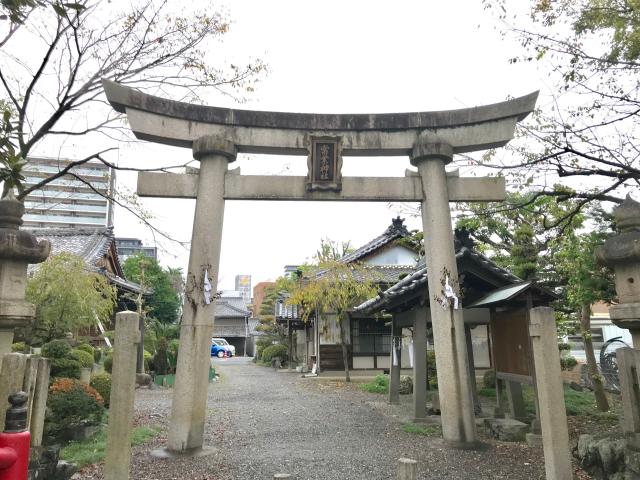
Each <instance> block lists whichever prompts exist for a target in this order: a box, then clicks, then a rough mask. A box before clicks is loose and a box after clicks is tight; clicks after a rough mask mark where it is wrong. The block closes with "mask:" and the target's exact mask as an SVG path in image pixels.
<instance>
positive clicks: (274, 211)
mask: <svg viewBox="0 0 640 480" xmlns="http://www.w3.org/2000/svg"><path fill="white" fill-rule="evenodd" d="M226 8H227V10H228V12H229V15H230V17H231V18H232V20H233V24H232V27H231V31H230V33H229V34H228V35H227V36H226V37H225V41H224V43H223V44H221V45H220V50H217V51H215V52H212V53H211V55H212V59H224V60H236V59H243V58H244V59H248V58H249V57H260V58H262V59H263V60H264V61H265V62H266V63H268V65H269V73H268V75H267V76H266V77H265V78H264V80H263V81H262V82H260V83H259V84H258V87H257V89H256V91H255V93H254V94H253V95H252V97H251V98H250V99H249V101H248V102H247V103H245V104H242V105H237V104H235V103H234V102H233V101H232V100H231V99H229V98H224V97H220V98H219V99H216V103H218V105H219V106H225V107H239V108H245V109H256V110H276V111H293V112H319V113H324V112H330V113H376V112H404V111H423V110H439V109H452V108H463V107H471V106H475V105H481V104H485V103H493V102H496V101H501V100H504V99H506V98H507V97H508V96H520V95H524V94H527V93H529V92H531V91H534V90H538V89H540V90H542V93H543V94H544V90H545V87H546V86H545V84H544V75H542V74H541V73H540V72H538V71H537V70H536V66H535V65H525V64H521V63H517V64H515V65H510V64H509V62H508V59H509V58H510V57H512V56H514V55H515V54H516V52H517V51H518V45H517V44H515V43H510V42H509V41H507V40H505V39H504V38H502V37H501V36H500V33H499V32H498V30H496V28H495V25H494V24H493V22H494V20H493V18H492V17H491V16H490V15H489V14H488V13H487V12H485V11H484V10H483V8H482V2H481V1H480V0H475V1H471V0H467V1H464V0H459V1H456V2H427V1H412V2H410V1H394V2H389V1H385V2H377V1H367V2H364V1H350V2H345V1H341V2H338V1H329V0H324V1H322V2H318V1H313V2H311V1H300V0H296V1H293V0H292V1H271V2H265V1H263V0H262V1H260V0H251V1H249V0H233V1H228V2H227V3H226ZM544 101H545V99H544V96H543V97H542V98H541V102H544ZM119 156H120V158H119V161H120V163H121V164H125V165H126V164H134V163H135V164H137V165H142V164H143V163H144V161H145V159H148V158H166V159H167V160H171V161H172V162H173V161H174V160H175V162H174V163H181V162H183V161H186V160H188V159H189V158H190V156H191V152H190V151H189V150H188V149H178V148H171V147H166V146H159V145H152V144H149V143H146V142H138V143H136V144H135V145H123V146H122V147H121V149H120V153H119ZM234 166H240V167H241V168H242V173H246V174H250V173H263V174H264V173H270V174H289V175H291V174H297V175H305V174H306V159H305V158H303V157H273V156H271V157H269V156H262V155H253V156H249V155H241V156H239V157H238V160H237V162H236V163H235V164H233V165H232V168H233V167H234ZM409 167H410V165H409V160H408V158H373V159H372V158H353V157H349V158H345V164H344V168H343V174H345V175H359V176H363V175H373V176H381V175H393V176H401V175H403V174H404V170H405V169H406V168H409ZM462 173H463V174H472V173H473V172H469V171H468V170H465V169H463V170H462ZM118 185H119V187H126V188H129V189H130V190H135V175H134V174H126V173H119V176H118ZM142 202H143V205H144V206H145V208H146V209H148V210H149V212H150V213H151V214H152V215H153V216H154V220H153V222H154V224H156V225H158V226H159V227H160V228H161V229H164V230H166V231H167V232H169V233H170V234H171V235H173V236H175V237H177V238H179V239H181V240H189V239H190V236H191V229H192V221H193V205H194V202H193V201H188V200H166V199H165V200H161V199H143V200H142ZM396 214H397V213H396V211H394V210H393V208H389V206H387V205H386V204H384V203H382V204H365V203H345V202H343V203H339V204H337V203H324V202H322V203H311V202H309V203H296V202H240V201H236V202H227V204H226V209H225V221H224V233H223V244H222V256H221V268H220V279H219V288H220V289H232V288H233V281H234V277H235V275H236V274H250V275H251V276H252V282H253V285H255V284H256V283H257V282H260V281H264V280H273V279H275V278H276V277H277V276H279V275H281V274H282V271H283V267H284V265H286V264H297V263H301V262H304V261H305V259H308V258H310V257H311V256H312V255H313V253H314V252H315V249H316V248H317V246H318V245H319V243H320V239H321V238H323V237H328V238H331V239H334V240H339V241H342V240H345V241H346V240H349V241H351V243H352V245H354V246H359V245H361V244H363V243H365V242H367V241H369V240H370V239H372V238H373V237H375V236H377V235H379V234H380V233H382V231H383V230H384V229H385V228H386V227H387V226H388V225H389V224H390V222H391V218H392V217H393V216H395V215H396ZM407 224H408V225H409V227H410V228H420V226H421V223H420V222H419V220H418V219H416V218H408V219H407ZM115 230H116V234H117V235H119V236H127V237H139V238H142V239H143V240H144V241H145V242H147V243H152V242H153V241H154V239H153V236H152V235H151V233H150V231H149V230H148V229H147V228H146V227H144V226H142V225H140V224H139V223H138V222H137V221H136V219H135V218H134V217H133V216H132V215H130V214H129V213H127V212H126V211H124V210H122V209H117V211H116V217H115ZM157 241H158V243H159V244H160V246H161V247H162V248H163V251H162V253H161V262H162V263H163V264H165V265H168V266H182V267H184V268H185V270H186V265H187V259H188V250H187V249H184V248H181V247H179V246H177V245H175V244H171V243H170V242H167V241H161V240H160V239H159V238H158V239H157Z"/></svg>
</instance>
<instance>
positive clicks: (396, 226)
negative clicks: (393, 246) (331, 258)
mask: <svg viewBox="0 0 640 480" xmlns="http://www.w3.org/2000/svg"><path fill="white" fill-rule="evenodd" d="M410 235H411V233H410V232H409V230H407V227H405V226H404V219H403V218H400V217H397V218H394V219H393V220H392V221H391V225H389V227H388V228H387V229H386V230H385V231H384V233H383V234H382V235H380V236H378V237H376V238H374V239H373V240H371V241H370V242H369V243H367V244H365V245H363V246H361V247H360V248H358V249H357V250H356V251H355V252H353V253H350V254H348V255H345V256H344V257H342V258H341V259H340V261H341V262H342V263H352V262H357V261H358V260H360V259H362V258H363V257H366V256H367V255H369V254H370V253H372V252H374V251H375V250H378V249H380V248H382V247H384V246H385V245H388V244H389V243H391V242H393V241H394V240H397V239H398V238H403V237H408V236H410Z"/></svg>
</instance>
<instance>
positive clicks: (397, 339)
mask: <svg viewBox="0 0 640 480" xmlns="http://www.w3.org/2000/svg"><path fill="white" fill-rule="evenodd" d="M394 352H395V359H396V364H395V365H394V363H393V357H394ZM401 368H402V328H401V327H399V326H398V325H397V321H396V320H395V319H393V320H392V321H391V354H390V355H389V403H390V404H392V405H397V404H399V403H400V392H399V387H400V369H401Z"/></svg>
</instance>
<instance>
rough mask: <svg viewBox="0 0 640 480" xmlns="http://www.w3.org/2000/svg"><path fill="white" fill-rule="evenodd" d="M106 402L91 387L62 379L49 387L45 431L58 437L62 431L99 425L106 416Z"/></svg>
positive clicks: (48, 434)
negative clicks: (82, 426)
mask: <svg viewBox="0 0 640 480" xmlns="http://www.w3.org/2000/svg"><path fill="white" fill-rule="evenodd" d="M103 405H104V400H103V399H102V397H101V396H100V394H99V393H98V392H97V391H96V390H95V389H93V388H91V387H90V386H89V385H85V384H83V383H81V382H79V381H77V380H72V379H70V378H61V379H59V380H57V381H56V382H54V383H53V385H51V387H49V397H48V398H47V417H46V424H45V431H46V433H47V436H50V437H54V438H55V437H56V436H57V435H58V434H59V433H60V431H61V430H62V429H68V428H73V427H74V426H77V425H98V424H99V423H100V422H101V421H102V417H103V415H104V412H105V409H104V406H103Z"/></svg>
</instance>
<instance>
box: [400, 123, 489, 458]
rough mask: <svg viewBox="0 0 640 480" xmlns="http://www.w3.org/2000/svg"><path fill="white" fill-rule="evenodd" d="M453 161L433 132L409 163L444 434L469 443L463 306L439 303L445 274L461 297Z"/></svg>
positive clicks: (472, 439)
mask: <svg viewBox="0 0 640 480" xmlns="http://www.w3.org/2000/svg"><path fill="white" fill-rule="evenodd" d="M452 159H453V148H452V147H451V145H450V144H448V143H446V142H444V141H442V140H441V139H440V138H439V137H437V136H436V135H435V134H433V133H431V132H427V133H425V134H422V135H421V136H420V137H419V138H418V140H417V142H416V143H415V145H414V147H413V152H412V155H411V163H412V164H413V165H415V166H417V167H418V172H419V174H420V178H421V182H422V190H423V198H424V200H423V202H422V225H423V231H424V238H425V257H426V262H427V275H428V283H429V303H430V305H431V308H430V311H431V324H432V326H433V337H434V343H435V351H436V363H437V365H438V392H439V397H440V411H441V418H442V436H443V438H444V440H445V441H446V442H447V443H449V444H450V445H452V446H459V447H469V446H473V445H474V444H475V443H476V441H477V439H476V428H475V418H474V406H473V396H472V390H471V379H470V375H469V366H468V358H467V344H466V338H465V330H464V319H463V317H462V308H458V309H454V308H453V306H451V307H450V308H445V307H443V306H441V305H440V304H439V303H438V299H441V298H442V297H443V296H444V291H443V290H444V282H445V278H446V277H448V278H449V282H450V284H451V286H452V287H453V289H454V290H455V291H456V293H457V294H458V296H459V292H458V291H457V290H458V288H457V282H458V267H457V264H456V258H455V250H454V245H453V234H452V231H451V212H450V210H449V193H448V191H447V182H446V172H445V164H447V163H449V162H451V160H452Z"/></svg>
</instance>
